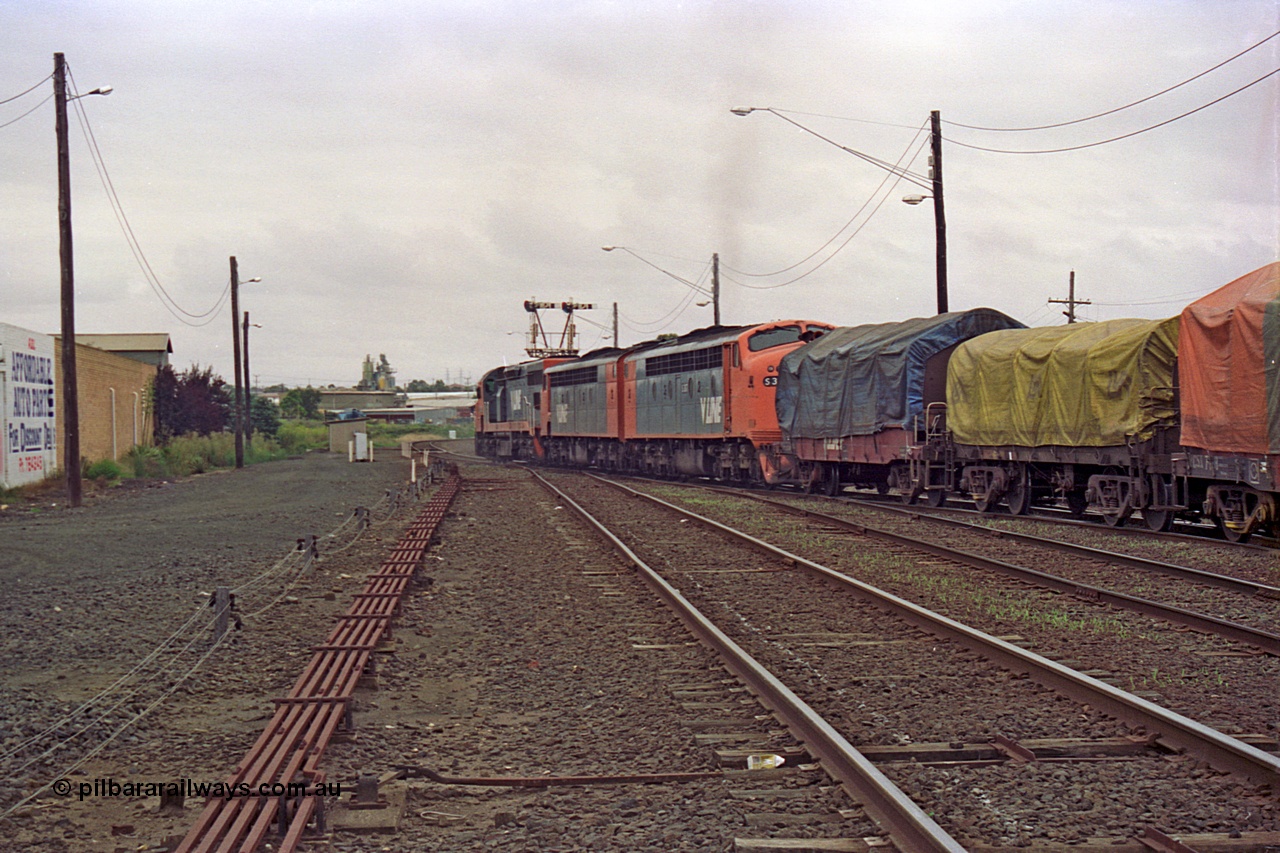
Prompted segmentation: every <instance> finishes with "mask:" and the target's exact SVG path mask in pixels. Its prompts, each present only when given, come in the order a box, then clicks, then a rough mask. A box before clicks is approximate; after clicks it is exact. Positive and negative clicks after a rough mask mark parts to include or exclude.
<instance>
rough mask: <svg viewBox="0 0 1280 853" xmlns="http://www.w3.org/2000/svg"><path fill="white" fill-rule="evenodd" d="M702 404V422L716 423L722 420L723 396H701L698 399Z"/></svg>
mask: <svg viewBox="0 0 1280 853" xmlns="http://www.w3.org/2000/svg"><path fill="white" fill-rule="evenodd" d="M699 402H700V403H701V404H702V422H703V423H704V424H718V423H720V421H722V420H724V396H723V395H721V396H719V397H703V398H702V399H701V400H700V401H699Z"/></svg>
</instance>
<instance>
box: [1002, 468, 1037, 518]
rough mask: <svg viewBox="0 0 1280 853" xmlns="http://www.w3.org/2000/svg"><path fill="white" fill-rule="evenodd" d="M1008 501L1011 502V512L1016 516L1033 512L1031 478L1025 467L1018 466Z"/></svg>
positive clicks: (1010, 487)
mask: <svg viewBox="0 0 1280 853" xmlns="http://www.w3.org/2000/svg"><path fill="white" fill-rule="evenodd" d="M1006 500H1008V502H1009V512H1011V513H1013V514H1014V515H1026V514H1027V513H1029V512H1031V478H1030V475H1029V473H1028V471H1027V467H1026V466H1025V465H1019V466H1018V471H1017V474H1016V475H1015V476H1014V481H1013V483H1012V485H1010V486H1009V491H1008V494H1007V497H1006Z"/></svg>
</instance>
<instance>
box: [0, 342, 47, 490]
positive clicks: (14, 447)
mask: <svg viewBox="0 0 1280 853" xmlns="http://www.w3.org/2000/svg"><path fill="white" fill-rule="evenodd" d="M53 380H54V376H53V338H51V337H50V336H48V335H41V334H39V333H37V332H30V331H27V330H26V329H20V328H18V327H17V326H9V325H6V324H3V323H0V398H2V399H3V401H4V412H3V416H2V417H0V424H3V430H4V433H3V436H0V438H2V439H3V441H4V454H3V462H4V464H3V467H2V469H0V474H2V475H3V476H2V477H0V479H2V480H3V482H4V484H5V485H6V486H10V487H12V486H17V485H20V484H22V483H31V482H35V481H37V480H42V479H44V478H45V477H47V476H49V475H50V474H52V473H53V471H54V469H55V468H56V467H57V465H58V447H57V435H58V433H57V422H56V420H55V414H56V408H57V401H56V397H57V395H56V393H55V392H54V381H53Z"/></svg>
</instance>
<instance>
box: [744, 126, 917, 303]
mask: <svg viewBox="0 0 1280 853" xmlns="http://www.w3.org/2000/svg"><path fill="white" fill-rule="evenodd" d="M925 141H928V140H925ZM920 147H921V148H923V147H924V142H921V145H920ZM919 154H920V151H919V150H917V151H916V154H915V155H914V156H913V157H912V159H913V160H914V159H915V157H916V156H919ZM890 176H892V177H893V183H892V184H889V188H888V190H887V191H886V192H885V193H884V195H883V197H881V199H880V201H879V202H877V203H876V206H875V207H873V208H872V209H871V212H870V213H869V214H867V218H866V219H864V220H863V221H862V224H861V225H859V226H858V227H857V228H855V229H854V230H853V231H852V232H850V234H849V236H848V237H846V238H845V239H844V242H843V243H841V244H840V245H839V246H837V247H836V249H835V251H833V252H832V253H831V254H829V255H827V257H826V258H824V259H823V260H822V261H821V262H820V263H819V264H818V265H817V266H815V267H814V268H813V269H811V270H809V271H808V272H804V273H801V274H800V275H798V276H796V277H795V278H791V279H788V280H787V281H782V282H778V283H777V284H747V283H746V282H744V281H738V280H737V279H735V278H732V277H731V276H727V275H726V276H722V278H724V279H726V280H727V281H730V282H732V283H733V284H736V285H738V286H739V287H745V288H748V289H750V290H774V289H776V288H779V287H786V286H787V285H791V284H795V283H796V282H797V281H800V280H801V279H803V278H806V277H808V276H810V275H813V274H814V273H815V272H817V271H818V270H820V269H822V268H823V267H824V266H826V264H827V263H828V262H829V261H830V260H831V259H832V258H834V257H835V256H836V255H838V254H840V252H841V251H843V249H844V247H845V246H847V245H849V243H850V241H852V240H853V238H854V237H857V236H858V235H859V234H860V233H862V229H863V228H866V227H867V224H868V223H870V222H871V220H872V219H873V218H874V217H875V215H876V214H877V213H879V212H880V208H882V207H884V203H885V202H886V201H888V200H889V196H890V195H892V194H893V191H894V188H896V187H897V186H898V184H899V183H901V182H902V180H903V176H902V175H901V174H899V173H897V172H894V173H891V175H886V176H885V178H884V179H883V180H881V182H880V186H878V187H876V189H875V191H874V192H872V194H871V198H875V195H876V193H879V192H880V190H881V189H882V188H883V187H884V186H885V183H886V182H887V181H888V180H889V177H890ZM868 201H870V199H868Z"/></svg>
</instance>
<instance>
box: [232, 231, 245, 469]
mask: <svg viewBox="0 0 1280 853" xmlns="http://www.w3.org/2000/svg"><path fill="white" fill-rule="evenodd" d="M231 352H232V353H233V354H234V356H235V369H236V387H235V397H234V398H233V399H234V400H235V406H234V407H233V411H232V427H233V428H234V430H235V434H236V467H237V468H243V467H244V431H243V429H242V427H241V426H240V425H241V424H242V423H244V415H243V414H242V413H241V409H240V270H239V268H238V267H237V266H236V256H235V255H232V256H231Z"/></svg>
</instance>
